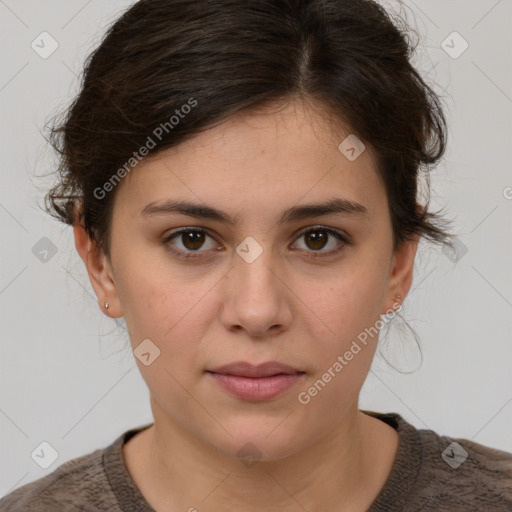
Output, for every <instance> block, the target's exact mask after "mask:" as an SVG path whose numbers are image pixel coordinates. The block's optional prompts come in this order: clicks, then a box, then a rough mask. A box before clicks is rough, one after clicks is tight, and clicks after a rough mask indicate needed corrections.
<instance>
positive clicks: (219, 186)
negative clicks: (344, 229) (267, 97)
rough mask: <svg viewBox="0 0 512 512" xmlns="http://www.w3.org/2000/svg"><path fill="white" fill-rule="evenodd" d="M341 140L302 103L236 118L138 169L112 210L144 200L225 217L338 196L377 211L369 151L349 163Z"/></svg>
mask: <svg viewBox="0 0 512 512" xmlns="http://www.w3.org/2000/svg"><path fill="white" fill-rule="evenodd" d="M349 136H350V137H354V136H353V135H351V133H350V130H349V129H347V128H346V127H344V126H343V125H341V124H340V123H336V124H334V123H333V122H332V120H331V118H330V117H328V116H327V115H324V113H323V111H322V109H315V108H313V107H311V106H309V105H305V104H303V103H297V102H294V103H291V104H289V105H287V106H286V107H284V108H281V109H279V110H278V111H275V110H273V109H265V110H260V111H256V112H251V113H241V114H237V115H235V116H232V117H230V118H228V119H227V120H226V121H225V122H223V123H222V124H220V125H218V126H215V127H213V128H210V129H208V130H206V131H203V132H200V133H199V134H197V135H196V136H194V137H193V138H191V139H189V140H187V141H185V142H183V143H181V144H179V145H178V146H176V147H174V148H170V149H166V150H163V151H160V152H158V153H157V154H156V155H154V156H151V157H149V158H146V159H145V160H143V161H142V162H141V163H139V164H138V165H137V166H136V167H135V168H134V169H133V170H132V171H131V172H130V173H129V174H128V175H127V176H126V177H125V178H124V179H123V181H122V183H121V185H120V188H119V189H118V190H117V193H116V209H118V210H119V209H122V210H126V211H130V212H131V214H132V215H136V214H139V213H140V212H141V211H142V209H143V208H144V206H146V205H147V204H148V203H149V202H158V201H163V200H166V199H169V198H176V199H194V200H195V201H196V202H204V203H208V204H209V205H214V206H217V207H219V208H220V207H222V209H223V210H226V209H229V207H230V206H232V208H233V210H232V211H233V212H235V211H236V212H238V211H242V212H243V210H244V209H249V210H250V209H251V208H252V207H254V208H256V209H260V210H261V209H263V210H265V211H270V210H273V211H281V210H282V207H283V206H284V203H286V204H288V203H290V204H295V203H299V202H315V201H320V200H325V199H326V198H331V197H333V196H338V197H344V198H346V199H349V200H352V201H355V202H359V203H362V204H365V205H367V207H368V210H369V211H370V213H372V212H371V210H375V212H374V213H378V211H379V208H381V207H385V206H386V198H385V192H384V188H383V185H382V183H381V181H380V178H379V176H378V175H377V172H376V169H375V164H374V158H373V154H372V152H371V148H369V147H366V148H365V150H364V151H363V152H362V153H361V154H360V155H359V156H358V157H357V158H356V159H355V160H350V159H349V158H347V154H346V153H344V152H342V151H340V149H339V145H340V144H341V143H342V142H343V141H345V140H347V137H349ZM348 141H349V142H351V141H352V138H349V139H348ZM343 147H344V146H343ZM356 149H361V148H360V147H359V148H356ZM279 206H281V208H279Z"/></svg>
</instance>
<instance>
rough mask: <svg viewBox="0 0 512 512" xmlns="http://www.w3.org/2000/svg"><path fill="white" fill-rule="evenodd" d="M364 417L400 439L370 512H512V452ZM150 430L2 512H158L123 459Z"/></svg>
mask: <svg viewBox="0 0 512 512" xmlns="http://www.w3.org/2000/svg"><path fill="white" fill-rule="evenodd" d="M361 412H364V413H365V414H369V415H371V416H374V417H376V418H378V419H380V420H382V421H385V422H386V423H388V424H389V425H391V426H392V427H393V428H395V429H396V430H397V432H398V434H399V445H398V452H397V455H396V458H395V461H394V463H393V467H392V470H391V473H390V475H389V477H388V479H387V481H386V483H385V485H384V487H383V488H382V489H381V492H380V493H379V495H378V496H377V498H376V499H375V500H374V502H373V503H372V505H371V507H370V508H369V509H368V510H367V511H366V512H395V511H396V512H398V511H401V512H420V511H421V512H491V511H492V512H512V453H509V452H505V451H501V450H496V449H493V448H490V447H487V446H483V445H481V444H478V443H475V442H472V441H469V440H467V439H460V438H455V439H452V438H450V437H448V436H440V435H438V434H436V433H435V432H433V431H432V430H425V429H422V430H419V429H416V428H415V427H414V426H412V425H411V424H410V423H408V422H406V421H405V420H404V419H403V418H402V417H401V416H400V415H399V414H397V413H388V414H383V413H377V412H373V411H361ZM148 426H149V425H146V426H144V427H140V428H137V429H132V430H128V431H127V432H125V433H123V434H122V435H120V436H119V437H118V438H117V439H116V440H115V441H114V442H113V443H112V444H110V445H109V446H107V447H106V448H103V449H97V450H95V451H94V452H92V453H89V454H87V455H83V456H81V457H78V458H75V459H73V460H70V461H68V462H65V463H64V464H62V465H61V466H59V467H58V468H57V469H55V470H54V471H53V472H52V473H50V474H48V475H46V476H45V477H43V478H40V479H39V480H36V481H34V482H30V483H28V484H26V485H24V486H22V487H19V488H18V489H15V490H14V491H12V492H11V493H9V494H8V495H7V496H5V497H4V498H3V499H1V500H0V512H93V511H94V512H98V511H105V512H106V511H108V512H155V511H154V509H153V508H151V506H150V505H149V504H148V503H147V501H146V500H145V499H144V496H143V495H142V494H141V492H140V491H139V489H138V488H137V487H136V485H135V483H134V482H133V480H132V478H131V476H130V474H129V473H128V470H127V468H126V466H125V464H124V460H123V453H122V445H123V443H125V442H126V441H127V440H128V439H130V437H132V436H133V435H135V434H136V433H137V432H139V431H140V430H142V429H144V428H147V427H148ZM192 505H194V504H192ZM197 510H199V508H198V509H197Z"/></svg>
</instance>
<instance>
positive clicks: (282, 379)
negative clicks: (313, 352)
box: [206, 361, 306, 402]
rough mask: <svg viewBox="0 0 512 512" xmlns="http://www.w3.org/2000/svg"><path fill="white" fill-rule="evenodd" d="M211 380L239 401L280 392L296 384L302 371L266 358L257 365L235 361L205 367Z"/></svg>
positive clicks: (258, 398)
mask: <svg viewBox="0 0 512 512" xmlns="http://www.w3.org/2000/svg"><path fill="white" fill-rule="evenodd" d="M206 373H207V374H208V375H210V376H211V377H212V378H213V380H214V381H215V382H216V383H217V384H218V385H219V386H220V387H221V388H222V389H223V390H224V391H227V392H228V393H229V394H231V395H234V396H236V397H237V398H240V399H242V400H247V401H254V402H260V401H264V400H270V399H272V398H275V397H277V396H278V395H281V394H282V393H284V392H285V391H287V390H288V389H290V388H291V387H292V386H294V385H296V384H297V383H298V382H299V381H300V380H302V378H303V376H304V375H305V374H306V372H305V371H302V370H298V369H296V368H293V367H291V366H289V365H285V364H282V363H278V362H276V361H269V362H266V363H263V364H260V365H257V366H255V365H252V364H250V363H246V362H236V363H231V364H228V365H224V366H220V367H218V368H215V369H214V370H206Z"/></svg>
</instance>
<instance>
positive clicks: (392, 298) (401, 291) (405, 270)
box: [383, 235, 420, 314]
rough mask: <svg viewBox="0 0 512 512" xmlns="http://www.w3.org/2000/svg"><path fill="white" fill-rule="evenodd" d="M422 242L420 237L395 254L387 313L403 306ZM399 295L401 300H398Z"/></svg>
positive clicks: (406, 243) (415, 237) (416, 236)
mask: <svg viewBox="0 0 512 512" xmlns="http://www.w3.org/2000/svg"><path fill="white" fill-rule="evenodd" d="M419 241H420V237H419V235H415V236H414V237H413V238H412V240H410V241H407V242H404V243H403V245H402V246H401V247H400V248H399V249H397V250H396V251H395V252H394V253H393V257H392V263H391V273H390V276H389V287H388V292H387V297H386V302H385V304H386V311H385V312H383V314H385V313H386V312H387V313H389V312H390V311H393V310H396V309H397V308H398V303H400V304H402V303H403V301H404V300H405V297H406V296H407V294H408V293H409V290H410V288H411V285H412V278H413V270H414V258H415V256H416V251H417V250H418V244H419ZM397 295H399V296H400V299H397Z"/></svg>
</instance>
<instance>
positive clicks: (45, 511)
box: [0, 438, 119, 512]
mask: <svg viewBox="0 0 512 512" xmlns="http://www.w3.org/2000/svg"><path fill="white" fill-rule="evenodd" d="M118 440H119V438H118V439H117V440H116V441H115V442H118ZM115 442H114V443H115ZM114 443H113V444H114ZM104 452H105V449H97V450H95V451H93V452H91V453H89V454H87V455H82V456H81V457H78V458H75V459H72V460H69V461H67V462H65V463H64V464H61V465H60V466H59V467H57V469H55V470H54V471H53V472H52V473H50V474H48V475H46V476H44V477H43V478H40V479H38V480H35V481H34V482H30V483H28V484H25V485H23V486H21V487H19V488H17V489H15V490H14V491H12V492H11V493H9V494H7V495H6V496H4V497H3V498H2V499H0V512H36V511H37V512H56V511H57V510H59V511H63V510H65V511H66V512H79V511H83V512H89V511H90V512H92V511H93V510H99V509H100V508H98V507H99V506H100V507H101V509H104V510H115V508H114V507H115V497H114V495H113V493H112V492H111V491H110V486H109V482H108V478H107V474H106V472H105V468H104V464H103V454H104ZM93 506H94V507H93ZM110 507H112V508H110Z"/></svg>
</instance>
